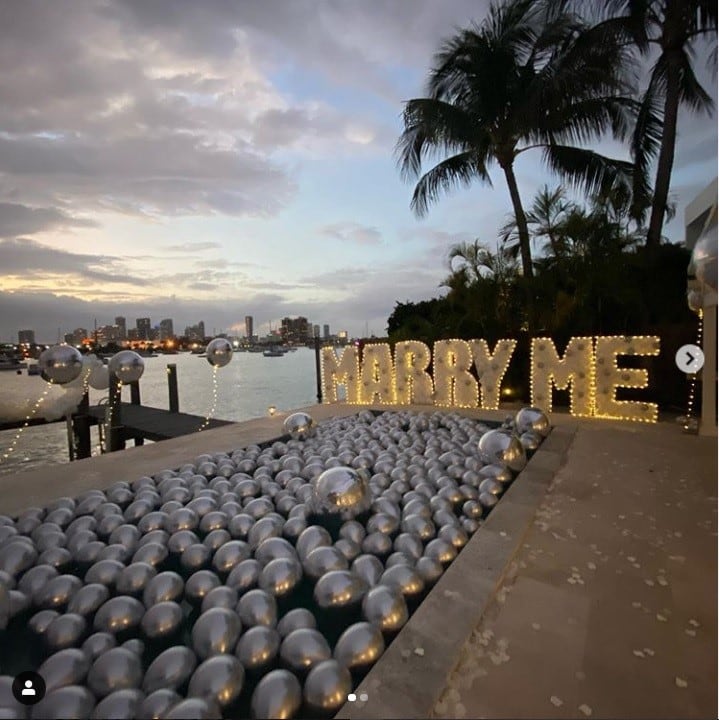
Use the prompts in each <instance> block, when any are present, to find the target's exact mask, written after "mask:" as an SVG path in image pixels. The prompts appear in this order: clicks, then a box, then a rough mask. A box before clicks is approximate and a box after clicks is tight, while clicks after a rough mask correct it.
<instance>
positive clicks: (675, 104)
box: [553, 0, 717, 249]
mask: <svg viewBox="0 0 719 720" xmlns="http://www.w3.org/2000/svg"><path fill="white" fill-rule="evenodd" d="M553 2H554V5H555V11H566V8H567V7H568V6H569V5H571V4H573V5H574V6H575V7H577V8H578V9H579V10H580V11H582V10H583V9H585V8H586V6H587V3H586V0H574V3H570V2H567V0H553ZM598 5H599V14H598V19H599V21H600V22H598V24H597V26H596V27H595V36H596V37H597V38H598V40H599V42H609V43H610V44H612V43H617V42H619V43H621V44H624V45H631V46H634V47H635V48H636V50H637V51H638V52H639V54H640V56H642V57H655V58H656V59H655V60H654V62H653V65H652V66H651V69H650V74H649V81H648V85H647V88H646V90H645V91H644V94H643V98H642V102H641V106H640V108H639V112H638V115H637V123H636V126H635V129H634V132H633V134H632V140H631V147H632V155H633V157H634V160H635V163H636V171H637V172H636V181H637V182H636V184H635V188H634V196H635V203H634V214H635V216H636V217H640V216H641V214H642V212H643V211H644V212H645V211H646V209H647V208H649V207H651V216H650V219H649V227H648V230H647V235H646V243H647V247H649V248H650V249H653V248H655V247H657V246H658V245H659V244H660V242H661V240H662V226H663V224H664V219H665V217H666V216H667V214H668V212H669V211H670V203H669V187H670V183H671V175H672V168H673V165H674V149H675V145H676V137H677V120H678V115H679V108H680V106H684V107H686V108H687V109H689V110H690V111H692V112H695V113H706V114H708V115H711V113H712V111H713V109H714V103H713V101H712V99H711V97H710V96H709V94H708V93H707V91H706V90H705V89H704V88H703V87H702V86H701V83H700V82H699V80H698V79H697V76H696V73H695V62H694V61H695V59H696V57H697V55H699V56H708V57H707V61H708V62H707V65H708V67H710V68H711V70H712V71H713V73H714V74H715V73H716V42H715V43H714V47H713V49H712V51H711V52H707V51H708V47H707V46H705V47H704V48H702V47H701V46H700V45H699V43H700V42H701V41H702V39H704V40H706V39H707V38H708V39H711V38H712V36H714V38H715V37H716V31H717V3H716V0H601V2H600V3H599V4H598ZM627 59H629V60H632V61H633V62H632V65H634V66H636V65H637V61H636V58H632V57H631V56H627ZM630 70H631V65H630V66H628V68H627V72H629V71H630ZM657 153H658V156H659V157H658V160H657V167H656V176H655V182H654V191H653V193H652V191H651V188H650V187H649V186H648V185H647V184H646V183H645V181H644V178H645V177H646V175H647V174H648V170H649V167H650V165H651V163H652V161H653V160H654V158H655V157H656V156H657Z"/></svg>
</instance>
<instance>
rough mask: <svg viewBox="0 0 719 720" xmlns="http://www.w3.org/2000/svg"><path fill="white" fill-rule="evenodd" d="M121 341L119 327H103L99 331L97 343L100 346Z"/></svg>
mask: <svg viewBox="0 0 719 720" xmlns="http://www.w3.org/2000/svg"><path fill="white" fill-rule="evenodd" d="M118 340H120V328H119V327H118V326H117V325H102V326H101V327H99V328H98V329H97V342H98V343H100V345H107V343H111V342H117V341H118Z"/></svg>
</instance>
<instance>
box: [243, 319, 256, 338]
mask: <svg viewBox="0 0 719 720" xmlns="http://www.w3.org/2000/svg"><path fill="white" fill-rule="evenodd" d="M254 330H255V321H254V318H253V317H252V315H245V337H246V338H247V339H248V340H251V339H252V336H253V335H254V334H255V332H254Z"/></svg>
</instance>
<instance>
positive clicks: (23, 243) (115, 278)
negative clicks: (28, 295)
mask: <svg viewBox="0 0 719 720" xmlns="http://www.w3.org/2000/svg"><path fill="white" fill-rule="evenodd" d="M0 267H1V268H2V270H3V275H4V276H5V277H8V276H21V277H25V276H27V275H31V276H33V275H38V276H40V277H42V276H52V277H57V276H62V275H69V276H78V277H79V278H81V279H86V280H94V281H99V282H103V283H113V284H119V283H127V284H131V285H137V286H145V285H147V284H148V282H147V281H146V280H144V279H143V278H140V277H137V276H134V275H129V274H127V273H125V272H123V261H122V260H121V259H120V258H115V257H110V256H106V255H90V254H83V253H71V252H67V251H66V250H59V249H57V248H53V247H50V246H49V245H44V244H42V243H39V242H37V241H35V240H30V239H27V238H17V239H13V240H2V241H0ZM98 268H104V269H98Z"/></svg>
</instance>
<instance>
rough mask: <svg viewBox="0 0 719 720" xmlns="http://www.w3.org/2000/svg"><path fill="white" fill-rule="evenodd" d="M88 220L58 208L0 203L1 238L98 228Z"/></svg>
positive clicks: (95, 223) (92, 221) (93, 222)
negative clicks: (71, 228) (71, 229)
mask: <svg viewBox="0 0 719 720" xmlns="http://www.w3.org/2000/svg"><path fill="white" fill-rule="evenodd" d="M97 225H98V223H97V222H95V221H94V220H90V219H87V218H79V217H73V216H71V215H68V214H67V213H66V212H63V211H62V210H60V209H58V208H56V207H29V206H27V205H22V204H20V203H5V202H0V237H6V238H9V237H16V236H18V235H32V234H34V233H38V232H42V231H43V230H52V229H57V228H70V227H97Z"/></svg>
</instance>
